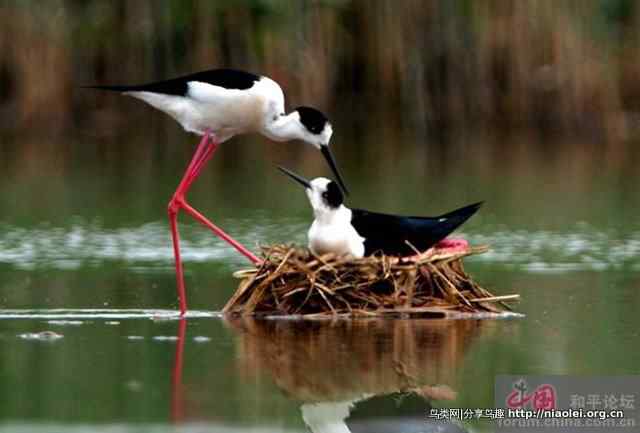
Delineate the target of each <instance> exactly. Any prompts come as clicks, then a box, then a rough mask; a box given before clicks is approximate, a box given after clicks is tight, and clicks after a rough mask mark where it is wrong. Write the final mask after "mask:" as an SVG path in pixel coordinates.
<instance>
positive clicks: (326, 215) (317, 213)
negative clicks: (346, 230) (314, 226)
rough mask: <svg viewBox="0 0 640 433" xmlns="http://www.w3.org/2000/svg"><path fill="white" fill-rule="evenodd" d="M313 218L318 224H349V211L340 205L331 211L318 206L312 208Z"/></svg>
mask: <svg viewBox="0 0 640 433" xmlns="http://www.w3.org/2000/svg"><path fill="white" fill-rule="evenodd" d="M313 216H314V217H315V220H316V221H317V222H318V223H320V224H323V225H324V224H326V225H332V224H351V209H349V208H347V207H345V206H344V205H340V207H339V208H337V209H331V208H328V207H326V206H318V207H314V208H313Z"/></svg>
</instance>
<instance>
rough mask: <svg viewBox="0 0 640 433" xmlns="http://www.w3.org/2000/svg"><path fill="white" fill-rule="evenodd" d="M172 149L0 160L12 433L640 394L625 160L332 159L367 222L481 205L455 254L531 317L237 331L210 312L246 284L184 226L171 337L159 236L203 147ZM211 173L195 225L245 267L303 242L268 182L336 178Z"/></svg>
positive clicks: (272, 153) (406, 422) (639, 202)
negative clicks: (614, 381) (218, 230)
mask: <svg viewBox="0 0 640 433" xmlns="http://www.w3.org/2000/svg"><path fill="white" fill-rule="evenodd" d="M168 128H169V129H168V131H169V133H168V135H167V136H166V137H164V138H158V137H154V139H156V138H157V139H158V140H159V142H160V146H159V147H158V149H159V150H158V153H157V154H152V155H148V154H143V153H140V152H136V150H135V149H136V143H137V142H136V141H135V139H131V140H128V141H119V140H116V139H114V138H111V139H100V140H98V139H94V138H92V137H91V135H90V134H88V133H86V132H82V133H78V136H76V137H73V138H72V139H71V140H69V141H65V142H55V141H53V142H51V143H49V142H47V141H46V140H44V141H45V142H46V144H42V145H41V146H42V148H40V151H41V152H44V153H45V154H47V155H48V157H47V158H44V159H33V158H30V157H29V155H31V153H30V152H31V151H32V150H31V151H30V150H29V149H38V147H37V146H38V145H40V144H39V143H40V141H38V140H33V142H22V141H11V140H7V141H6V147H5V149H16V150H13V151H7V152H8V153H9V156H10V158H9V159H5V160H4V161H5V162H3V169H4V173H5V178H4V180H3V181H2V184H0V202H1V203H3V204H4V206H3V208H2V210H1V211H0V212H2V213H1V214H0V307H2V308H3V310H0V344H1V345H2V350H3V354H2V356H1V357H0V364H1V365H0V401H2V404H1V405H0V432H47V433H48V432H83V433H84V432H110V433H111V432H114V433H116V432H125V431H133V432H164V431H184V432H205V431H206V432H248V431H250V432H265V433H266V432H281V431H285V432H303V431H306V428H307V427H309V428H310V429H311V430H312V431H314V432H326V431H334V432H346V431H352V432H374V433H375V432H394V431H398V432H400V431H402V432H421V431H432V430H433V428H434V426H432V425H430V424H429V423H428V422H427V421H426V414H428V411H429V408H431V407H464V408H466V407H470V408H476V407H492V406H493V382H494V377H495V375H497V374H507V373H512V374H526V373H531V374H575V375H592V374H593V375H596V374H598V375H607V374H635V373H638V365H640V349H638V348H639V347H640V316H639V315H638V314H637V311H638V307H639V306H640V221H639V220H638V219H637V215H638V212H640V196H639V195H638V194H637V186H638V184H639V180H640V178H639V177H638V175H637V173H635V172H633V170H628V169H626V168H625V167H626V166H629V167H632V166H634V164H635V162H633V161H634V160H633V159H632V160H630V161H625V162H622V163H621V164H622V166H620V165H616V164H613V163H606V164H604V163H597V162H594V161H593V160H591V159H584V158H582V159H581V158H577V157H576V155H578V154H580V153H579V152H578V153H577V154H568V155H563V154H555V155H552V157H551V158H545V157H542V156H540V155H531V154H526V155H520V154H519V153H518V152H516V151H514V152H513V153H511V154H510V155H504V154H493V155H489V156H488V155H486V154H484V153H482V154H480V153H477V152H473V151H472V148H471V147H470V146H472V144H473V138H469V139H468V140H467V141H463V142H461V143H457V144H456V146H457V147H456V149H458V150H459V151H460V153H458V152H452V153H453V154H452V155H449V156H447V155H444V156H443V155H432V154H429V153H428V152H424V153H420V152H415V151H413V152H412V153H410V154H406V155H405V156H402V155H403V153H402V150H401V148H400V149H399V150H397V154H396V155H395V156H393V155H388V154H385V153H384V149H385V147H384V145H383V144H380V143H379V142H377V141H376V140H375V139H374V137H373V136H372V137H366V140H368V141H366V142H367V143H371V146H370V147H365V149H364V150H367V151H366V152H365V151H364V150H363V148H362V146H358V147H357V149H356V150H353V151H351V152H350V151H348V150H347V149H349V143H348V142H347V141H346V140H344V139H342V140H343V141H340V138H339V137H337V139H336V143H335V149H336V153H337V154H338V158H339V160H340V161H341V162H342V165H343V166H344V170H345V173H346V174H347V178H348V181H349V183H350V186H351V188H352V190H353V192H352V196H351V197H350V202H351V203H353V204H355V205H357V206H363V207H370V208H374V209H379V210H387V211H399V212H406V213H411V214H420V213H423V214H436V213H438V212H443V211H446V210H448V209H450V208H453V207H455V206H459V205H462V204H465V203H467V202H471V201H475V200H478V199H485V200H486V203H485V206H484V208H483V209H482V211H481V213H480V214H479V215H477V216H476V217H474V218H473V220H472V221H470V222H469V223H468V224H467V225H466V226H465V227H464V233H463V234H464V235H465V236H466V237H467V238H468V239H469V240H470V241H471V242H472V243H483V244H484V243H487V244H490V245H491V246H492V250H491V252H490V253H488V254H485V255H482V256H478V257H474V258H471V259H469V260H468V261H467V269H468V270H469V272H470V273H472V274H473V275H474V277H475V278H476V279H477V280H478V281H479V282H481V283H482V284H483V285H484V286H486V287H488V288H490V289H491V290H492V291H494V292H495V293H498V294H509V293H514V292H517V293H520V294H521V295H522V302H521V303H520V304H519V305H518V306H517V309H518V311H520V312H522V313H524V314H525V315H526V316H525V317H524V318H522V319H509V320H484V321H476V320H468V321H428V320H388V321H387V320H385V321H357V322H338V323H334V324H330V323H298V322H293V321H258V322H256V321H234V322H228V321H225V320H224V319H223V318H221V317H220V316H219V314H217V313H216V311H217V310H219V309H220V308H221V307H222V306H223V305H224V303H225V301H226V299H227V298H228V297H229V296H230V295H231V293H232V292H233V290H234V288H235V284H236V281H235V280H234V279H233V278H232V277H231V273H232V272H233V271H234V270H237V269H239V268H241V267H242V266H244V265H245V263H244V262H243V259H242V258H240V257H238V256H237V255H235V254H234V253H233V252H232V251H231V250H230V249H229V248H227V247H226V246H225V245H223V244H221V243H220V242H218V241H217V240H216V239H214V238H213V237H212V236H210V235H209V234H208V233H207V232H205V231H204V230H203V229H201V228H200V227H199V226H196V225H194V224H192V223H190V222H188V221H187V219H186V218H183V221H184V222H185V224H184V225H183V226H182V234H183V237H184V239H185V242H184V244H183V246H184V259H185V266H186V277H187V286H188V294H189V304H190V307H191V308H192V309H194V311H193V312H192V314H191V315H190V317H189V318H188V319H187V320H184V321H180V320H177V319H176V317H175V308H176V306H177V302H176V299H175V280H174V274H173V267H172V266H173V262H172V253H171V244H170V237H169V233H168V229H167V223H166V221H165V218H164V215H165V205H166V202H167V199H168V197H169V196H170V194H171V192H172V188H173V187H174V186H175V184H176V183H177V180H178V177H179V175H180V174H181V173H180V172H181V170H182V168H183V167H184V166H185V165H186V161H187V159H188V157H189V152H190V147H189V145H190V143H191V141H193V137H183V135H182V134H181V133H180V131H178V130H177V129H173V128H172V127H168ZM142 135H144V134H142ZM152 135H153V134H152ZM156 135H160V134H156ZM143 139H144V138H143ZM387 140H388V138H387ZM394 140H402V139H401V138H399V137H397V138H394ZM166 142H174V143H175V144H174V146H173V147H170V149H172V150H171V151H164V150H162V149H165V148H166V147H164V146H162V144H163V143H165V144H166ZM514 146H515V145H514ZM488 147H489V148H490V145H485V146H484V147H483V148H484V149H486V148H488ZM61 148H63V149H66V150H65V152H66V153H65V155H64V156H63V157H60V158H56V157H55V155H56V151H57V150H56V149H61ZM25 149H27V150H25ZM122 149H127V153H126V155H127V157H126V158H122V155H121V154H120V152H122ZM238 149H240V150H238ZM412 149H413V148H412ZM465 149H466V150H465ZM414 150H415V149H414ZM11 152H14V153H11ZM461 154H462V155H465V156H466V157H465V158H464V160H461V158H460V155H461ZM239 155H242V157H240V156H239ZM392 156H393V157H392ZM216 158H217V159H215V158H214V162H213V164H212V166H211V167H209V169H208V170H207V171H206V174H205V175H204V176H203V178H202V179H201V180H200V181H199V182H198V183H197V184H196V185H195V186H194V190H193V193H192V194H191V195H190V199H191V201H192V203H193V204H194V205H195V206H196V207H197V208H199V209H201V210H202V212H203V213H204V214H205V215H210V216H211V217H212V219H213V220H214V221H216V222H218V223H219V224H220V225H221V226H222V227H224V228H226V229H227V230H228V231H229V232H230V233H231V234H233V235H236V236H237V237H238V238H239V239H240V240H241V241H243V242H245V243H246V244H248V245H250V246H256V245H258V244H268V243H271V242H296V243H303V242H304V239H305V231H306V228H307V227H308V224H309V223H310V219H309V210H308V208H307V203H306V200H305V197H304V195H303V193H302V191H301V190H300V189H299V188H298V187H297V186H296V185H295V184H293V183H291V182H290V181H289V180H287V179H286V178H284V177H283V176H281V175H279V174H278V173H277V172H276V170H275V169H274V168H273V165H274V164H276V163H278V164H284V165H286V166H288V167H291V168H293V169H295V170H296V171H299V172H300V173H302V174H304V175H307V176H310V177H312V176H316V175H321V174H325V173H326V169H325V167H324V166H323V165H322V163H321V160H320V157H319V155H315V154H314V153H313V152H311V151H309V152H305V153H303V154H302V156H300V155H293V154H289V152H288V150H287V147H286V146H264V145H263V144H262V143H261V142H260V141H259V140H258V141H251V140H244V141H243V140H239V141H238V142H237V143H234V144H233V145H231V144H230V145H229V146H227V147H223V148H222V149H221V150H220V153H219V155H217V156H216ZM7 161H11V162H7ZM34 161H35V162H34ZM38 161H40V162H38ZM43 161H44V162H43ZM42 331H50V332H48V333H45V334H41V332H42ZM56 337H59V338H56ZM331 423H333V424H334V425H337V426H338V427H339V428H341V429H342V430H327V428H328V427H327V425H329V424H331ZM345 423H346V425H348V428H349V429H350V430H346V429H345V427H344V426H345ZM338 427H336V428H338ZM450 428H451V431H461V430H459V429H460V428H464V429H467V430H469V431H490V430H491V428H490V426H487V425H484V424H473V423H472V424H468V425H465V426H463V427H454V426H450ZM455 428H458V430H456V429H455Z"/></svg>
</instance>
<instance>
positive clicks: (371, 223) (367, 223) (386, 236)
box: [351, 202, 482, 256]
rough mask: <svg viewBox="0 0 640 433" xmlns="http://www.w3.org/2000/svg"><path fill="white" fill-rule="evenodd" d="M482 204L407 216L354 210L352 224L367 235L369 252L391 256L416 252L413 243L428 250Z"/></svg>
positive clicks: (361, 233)
mask: <svg viewBox="0 0 640 433" xmlns="http://www.w3.org/2000/svg"><path fill="white" fill-rule="evenodd" d="M481 205H482V202H479V203H474V204H471V205H468V206H465V207H462V208H460V209H456V210H454V211H452V212H449V213H446V214H444V215H440V216H437V217H405V216H398V215H389V214H382V213H376V212H369V211H366V210H362V209H352V212H353V213H352V218H351V224H352V225H353V227H354V228H355V229H356V231H357V232H358V234H359V235H360V236H362V237H363V238H365V242H364V247H365V255H371V254H374V253H376V252H383V253H384V254H387V255H393V256H406V255H411V254H414V252H415V251H414V250H413V248H411V247H410V246H409V245H407V243H406V241H409V242H410V243H411V245H413V246H414V247H415V248H417V249H418V250H419V251H425V250H427V249H429V248H431V247H432V246H434V245H435V244H436V243H438V242H439V241H441V240H443V239H444V238H446V237H447V236H448V235H449V234H450V233H451V232H453V231H454V230H455V229H456V228H458V227H459V226H460V225H462V224H463V223H464V222H465V221H466V220H468V219H469V218H470V217H471V216H472V215H473V214H474V213H476V212H477V210H478V209H479V208H480V206H481Z"/></svg>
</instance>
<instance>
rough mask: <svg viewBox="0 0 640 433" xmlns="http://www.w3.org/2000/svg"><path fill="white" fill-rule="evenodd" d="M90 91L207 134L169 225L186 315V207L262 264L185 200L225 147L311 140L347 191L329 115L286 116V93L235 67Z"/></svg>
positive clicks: (300, 112)
mask: <svg viewBox="0 0 640 433" xmlns="http://www.w3.org/2000/svg"><path fill="white" fill-rule="evenodd" d="M87 87H90V88H95V89H102V90H111V91H117V92H122V93H124V94H125V95H129V96H133V97H134V98H138V99H141V100H143V101H145V102H146V103H148V104H149V105H151V106H153V107H155V108H157V109H158V110H160V111H163V112H165V113H167V114H168V115H169V116H171V117H172V118H174V119H175V120H176V121H178V123H180V125H182V127H183V128H184V129H185V130H186V131H188V132H192V133H194V134H197V135H201V136H202V140H201V141H200V144H199V145H198V147H197V149H196V151H195V153H194V155H193V158H192V160H191V162H190V164H189V166H188V167H187V170H186V172H185V174H184V176H183V178H182V181H181V182H180V184H179V185H178V188H177V189H176V191H175V193H174V194H173V197H172V199H171V201H170V202H169V221H170V225H171V234H172V238H173V249H174V255H175V262H176V275H177V280H178V297H179V300H180V311H181V313H182V314H184V313H185V311H186V308H187V305H186V296H185V289H184V277H183V270H182V263H181V260H180V239H179V234H178V228H177V215H178V212H179V211H180V210H181V209H182V210H184V211H185V212H186V213H188V214H189V215H191V216H192V217H194V218H195V219H196V220H198V221H199V222H201V223H202V224H204V225H205V226H206V227H208V228H209V229H210V230H212V231H213V232H214V233H215V234H216V235H217V236H219V237H220V238H222V239H223V240H225V241H226V242H228V243H229V244H230V245H232V246H233V247H234V248H236V249H237V250H238V251H239V252H240V253H241V254H243V255H244V256H245V257H247V258H248V259H249V260H251V261H252V262H254V263H257V262H259V261H260V260H259V259H258V257H256V256H255V255H254V254H253V253H252V252H251V251H249V250H248V249H247V248H245V247H244V246H242V245H241V244H240V243H239V242H237V241H236V240H234V239H233V238H231V236H229V235H227V234H226V233H225V232H224V231H222V229H220V228H219V227H217V226H216V225H214V224H213V223H212V222H211V221H209V220H208V219H207V218H205V217H204V216H203V215H202V214H200V213H199V212H198V211H197V210H195V209H194V208H192V207H191V206H190V205H189V204H188V203H187V201H186V199H185V195H186V193H187V191H188V190H189V188H190V186H191V185H192V183H193V182H194V181H195V179H196V178H197V177H198V176H199V174H200V173H201V171H202V168H203V167H204V166H205V165H206V163H207V161H209V159H210V158H211V156H212V155H213V153H214V151H215V150H216V148H217V146H218V145H219V144H220V143H223V142H225V141H227V140H229V139H230V138H232V137H233V136H236V135H239V134H247V133H259V134H262V135H264V136H266V137H267V138H269V139H271V140H274V141H289V140H301V141H304V142H307V143H309V144H311V145H312V146H313V147H315V148H316V149H318V150H320V151H321V152H322V154H323V155H324V157H325V159H326V160H327V163H328V164H329V166H330V167H331V170H332V171H333V173H334V175H335V176H336V178H337V179H338V181H339V182H340V186H341V187H342V189H343V190H344V191H345V193H346V192H347V188H346V186H345V184H344V181H343V178H342V176H341V175H340V172H339V170H338V167H337V165H336V162H335V159H334V157H333V154H332V153H331V150H330V148H329V141H330V139H331V135H332V133H333V130H332V127H331V123H330V122H329V121H328V119H327V117H326V116H325V115H324V114H323V113H321V112H320V111H318V110H316V109H314V108H311V107H298V108H296V109H294V110H293V111H292V112H290V113H288V114H287V113H285V104H284V94H283V92H282V89H281V88H280V86H279V85H278V83H276V82H275V81H273V80H272V79H270V78H268V77H265V76H261V75H255V74H252V73H249V72H244V71H238V70H233V69H213V70H209V71H203V72H197V73H195V74H191V75H186V76H183V77H179V78H174V79H171V80H167V81H158V82H154V83H149V84H140V85H131V86H87Z"/></svg>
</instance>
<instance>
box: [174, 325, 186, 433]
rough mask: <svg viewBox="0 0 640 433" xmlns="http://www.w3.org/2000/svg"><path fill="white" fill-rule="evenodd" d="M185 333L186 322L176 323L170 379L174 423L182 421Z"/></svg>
mask: <svg viewBox="0 0 640 433" xmlns="http://www.w3.org/2000/svg"><path fill="white" fill-rule="evenodd" d="M186 331H187V321H186V320H185V319H180V320H179V321H178V341H177V342H176V353H175V356H174V358H173V374H172V377H171V419H172V421H173V422H174V423H178V422H181V421H182V420H183V419H184V395H183V390H182V364H183V353H184V339H185V335H186Z"/></svg>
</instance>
